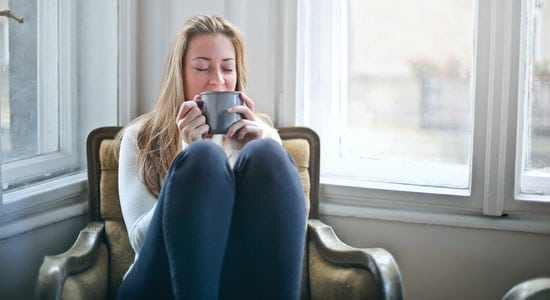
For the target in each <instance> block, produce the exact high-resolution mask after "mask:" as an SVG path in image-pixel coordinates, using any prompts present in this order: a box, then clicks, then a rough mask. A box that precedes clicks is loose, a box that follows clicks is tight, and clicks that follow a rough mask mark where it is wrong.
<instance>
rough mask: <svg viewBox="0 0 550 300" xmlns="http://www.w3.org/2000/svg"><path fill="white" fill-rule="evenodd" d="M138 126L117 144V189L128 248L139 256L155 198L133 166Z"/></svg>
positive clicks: (154, 204) (135, 165) (131, 127)
mask: <svg viewBox="0 0 550 300" xmlns="http://www.w3.org/2000/svg"><path fill="white" fill-rule="evenodd" d="M138 130H139V124H136V125H133V126H130V127H128V128H127V129H126V131H125V132H124V135H123V137H122V141H121V145H120V155H119V169H118V190H119V197H120V205H121V209H122V216H123V218H124V223H125V224H126V229H127V230H128V237H129V239H130V245H131V246H132V249H134V252H135V253H136V255H138V254H139V252H140V250H141V247H142V246H143V242H144V240H145V235H146V233H147V229H148V228H149V224H150V223H151V219H152V217H153V213H154V212H155V207H156V202H157V199H156V198H155V197H154V196H153V195H151V193H149V191H148V190H147V188H146V186H145V184H144V183H143V182H142V180H141V178H140V175H139V169H138V167H137V153H138V148H137V141H136V135H137V132H138Z"/></svg>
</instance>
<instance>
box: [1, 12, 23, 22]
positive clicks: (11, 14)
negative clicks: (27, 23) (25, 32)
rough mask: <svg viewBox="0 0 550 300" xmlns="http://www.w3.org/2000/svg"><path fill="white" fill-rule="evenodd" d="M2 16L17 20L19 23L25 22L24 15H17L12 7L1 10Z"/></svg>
mask: <svg viewBox="0 0 550 300" xmlns="http://www.w3.org/2000/svg"><path fill="white" fill-rule="evenodd" d="M0 17H8V18H12V19H14V20H16V21H17V22H19V24H21V23H23V17H20V16H17V15H15V14H14V13H12V12H11V10H10V9H4V10H0Z"/></svg>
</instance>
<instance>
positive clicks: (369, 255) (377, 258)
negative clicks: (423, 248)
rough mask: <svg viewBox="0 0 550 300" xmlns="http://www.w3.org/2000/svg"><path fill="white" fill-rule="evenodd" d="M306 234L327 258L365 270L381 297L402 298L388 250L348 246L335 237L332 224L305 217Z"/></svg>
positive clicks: (394, 267) (395, 267) (398, 273)
mask: <svg viewBox="0 0 550 300" xmlns="http://www.w3.org/2000/svg"><path fill="white" fill-rule="evenodd" d="M308 234H309V235H310V239H312V240H313V241H315V243H316V246H317V247H316V248H317V250H318V251H319V253H320V254H321V256H322V257H323V259H325V260H326V261H328V262H330V263H332V264H335V265H340V266H348V267H359V268H363V269H366V270H368V271H369V272H370V273H371V274H372V275H373V277H374V279H375V281H376V284H377V288H378V289H379V290H378V294H379V295H381V298H380V299H386V300H389V299H403V282H402V279H401V273H400V271H399V268H398V266H397V263H396V262H395V260H394V259H393V256H392V255H391V254H390V253H389V252H388V251H387V250H385V249H382V248H354V247H351V246H349V245H347V244H345V243H344V242H342V241H341V240H340V239H339V238H338V237H337V236H336V234H335V233H334V230H333V229H332V227H330V226H329V225H326V224H325V223H323V222H322V221H320V220H317V219H310V220H308Z"/></svg>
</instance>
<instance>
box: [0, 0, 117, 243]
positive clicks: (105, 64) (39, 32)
mask: <svg viewBox="0 0 550 300" xmlns="http://www.w3.org/2000/svg"><path fill="white" fill-rule="evenodd" d="M6 9H9V10H11V12H12V13H13V14H14V15H17V16H21V17H22V18H23V22H22V23H19V22H17V21H16V20H15V19H13V18H7V17H0V64H1V66H0V102H1V103H0V104H1V106H0V116H1V136H0V149H1V154H0V158H1V162H2V173H1V183H2V192H1V201H0V223H2V222H6V221H12V220H13V219H16V218H17V216H19V217H20V216H22V215H25V211H26V212H27V213H30V212H32V211H35V212H36V211H39V210H40V209H45V208H52V207H54V206H55V205H56V204H55V203H57V205H59V203H65V204H66V203H67V202H68V201H69V199H72V200H70V201H71V202H72V203H74V202H75V201H79V199H78V198H79V197H78V196H79V195H80V194H81V193H82V192H83V191H84V188H85V185H86V182H85V180H86V174H85V168H86V159H85V141H86V136H87V133H88V132H89V131H90V130H91V129H93V128H95V127H98V126H101V125H114V124H117V116H118V101H117V83H118V78H117V76H118V70H117V65H118V64H117V55H118V53H117V49H118V48H117V30H116V28H117V3H116V1H108V0H102V1H93V2H91V3H87V2H86V3H85V2H75V1H71V0H57V1H47V0H29V1H19V0H0V10H6ZM94 11H101V12H102V18H100V20H98V18H97V15H96V14H95V13H94ZM77 16H78V18H77ZM30 208H33V210H31V209H30ZM15 212H18V213H17V214H16V213H15ZM3 234H4V233H0V237H1V236H2V235H3Z"/></svg>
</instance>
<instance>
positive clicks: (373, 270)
mask: <svg viewBox="0 0 550 300" xmlns="http://www.w3.org/2000/svg"><path fill="white" fill-rule="evenodd" d="M119 130H120V127H103V128H98V129H96V130H94V131H93V132H92V133H90V136H89V137H88V145H87V147H88V184H89V192H90V200H89V207H90V208H89V210H90V219H91V223H90V225H88V226H87V227H86V228H84V229H83V230H82V231H81V233H80V235H79V237H78V238H77V240H76V242H75V244H74V245H73V246H72V247H71V249H69V250H68V251H66V252H65V253H62V254H60V255H57V256H46V257H45V258H44V262H43V264H42V266H41V268H40V271H39V275H38V280H37V284H36V291H35V298H36V299H59V298H62V299H113V298H114V296H115V293H116V289H117V288H118V286H119V285H120V283H121V281H122V277H123V275H124V273H125V272H126V270H127V269H128V267H129V266H130V264H131V263H132V261H133V259H134V253H133V250H132V248H131V246H130V243H129V240H128V234H127V231H126V227H125V225H124V221H123V218H122V212H121V208H120V203H119V198H118V161H117V156H116V155H115V153H114V150H113V143H114V141H113V137H114V135H115V134H116V133H117V132H118V131H119ZM279 133H280V135H281V138H282V139H283V146H284V147H285V148H286V149H287V151H288V152H289V153H290V154H291V155H292V157H293V159H294V161H295V163H296V167H297V170H298V173H299V175H300V179H301V180H302V185H303V188H304V196H305V197H304V198H305V201H306V203H307V205H306V207H307V212H308V217H309V220H308V234H307V237H306V239H307V240H306V244H305V255H304V264H303V268H302V270H303V271H302V286H301V299H402V297H403V290H402V283H401V275H400V272H399V270H398V268H397V265H396V264H395V261H394V260H393V257H392V256H391V254H389V253H388V252H387V251H385V250H383V249H379V248H372V249H357V248H352V247H350V246H348V245H345V244H344V243H342V242H341V241H340V240H339V239H338V238H337V237H336V235H335V234H334V232H333V231H332V228H331V227H330V226H328V225H325V224H323V223H322V222H321V221H319V220H318V218H319V198H318V196H319V156H320V155H319V148H320V147H319V139H318V137H317V135H316V134H315V133H314V132H313V131H311V130H310V129H308V128H301V127H290V128H280V129H279Z"/></svg>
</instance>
